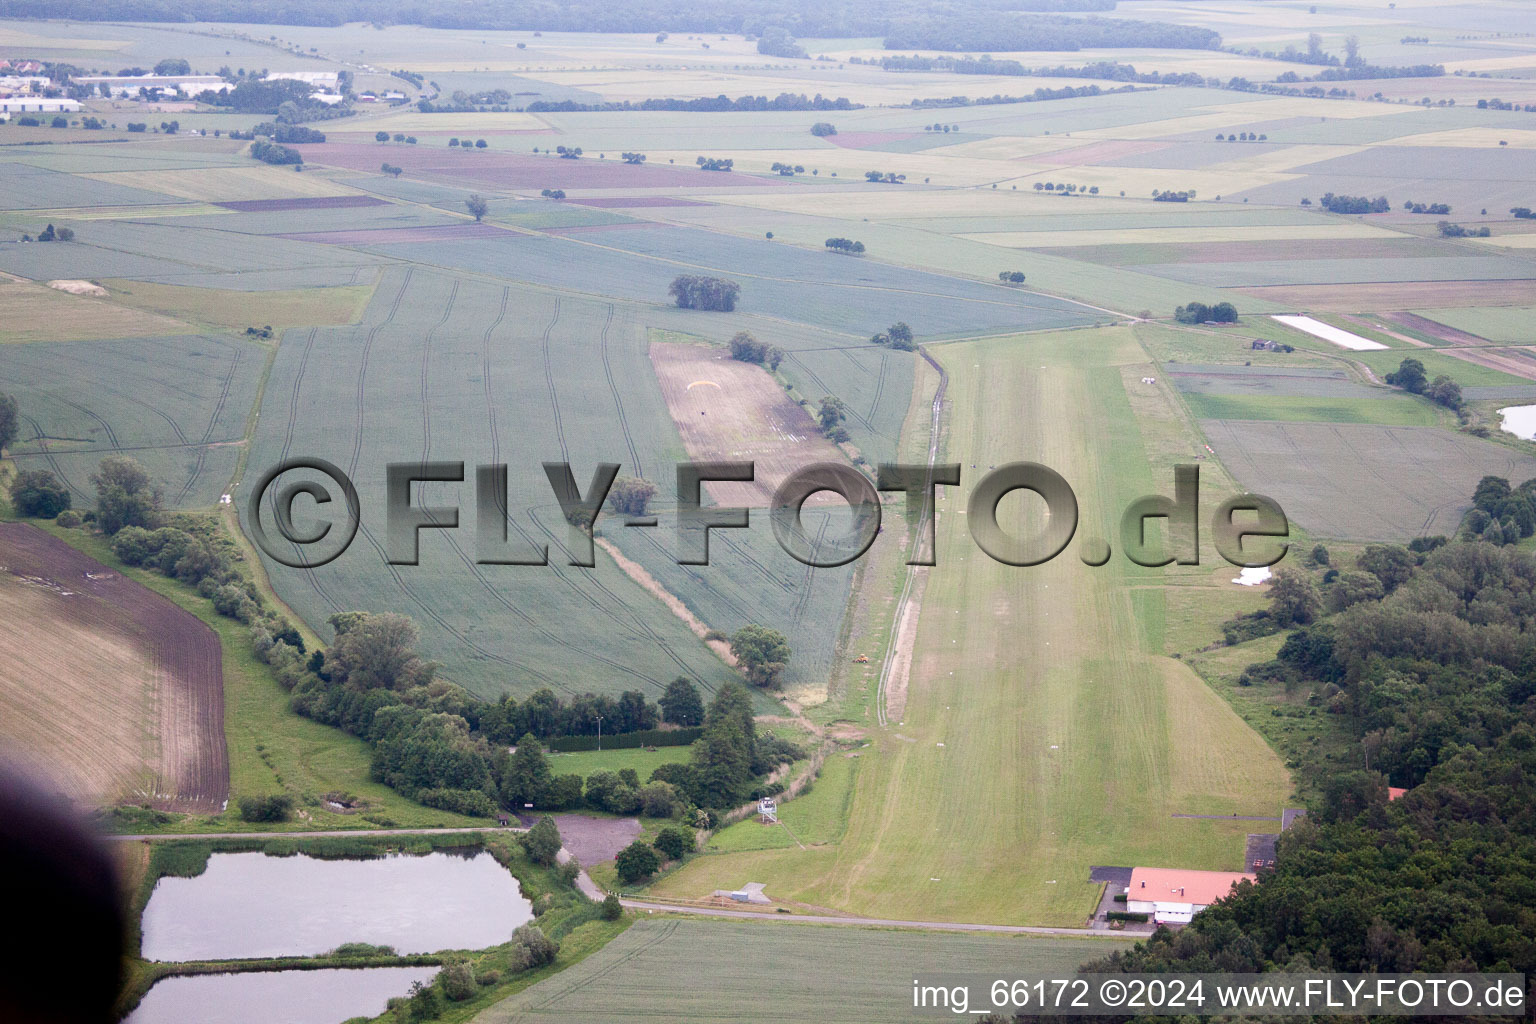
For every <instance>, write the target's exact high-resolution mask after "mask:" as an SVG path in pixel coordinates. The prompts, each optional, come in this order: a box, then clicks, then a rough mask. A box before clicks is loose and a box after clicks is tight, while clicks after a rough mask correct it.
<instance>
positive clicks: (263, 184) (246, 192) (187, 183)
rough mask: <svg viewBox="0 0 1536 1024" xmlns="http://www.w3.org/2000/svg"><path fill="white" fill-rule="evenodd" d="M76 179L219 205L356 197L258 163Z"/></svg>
mask: <svg viewBox="0 0 1536 1024" xmlns="http://www.w3.org/2000/svg"><path fill="white" fill-rule="evenodd" d="M306 148H312V147H306ZM377 168H378V163H377V162H375V163H374V164H373V167H372V169H375V170H376V169H377ZM80 177H84V178H89V179H94V180H96V181H103V182H107V183H108V184H112V185H125V186H127V187H129V188H135V189H144V190H147V191H151V192H158V193H160V195H162V196H176V197H178V198H180V199H191V200H193V201H195V202H212V203H222V202H228V201H232V200H241V199H244V198H247V197H252V196H254V197H256V198H273V199H277V198H291V197H297V196H342V195H355V194H356V193H355V192H354V191H353V190H352V189H351V188H349V187H347V186H346V185H341V184H338V183H336V182H334V181H331V180H330V179H329V178H322V177H320V176H319V175H315V174H295V173H293V171H291V170H286V169H284V168H279V167H273V166H268V165H267V164H258V163H252V164H251V165H250V166H245V165H239V166H235V167H195V168H186V169H177V170H155V171H107V172H95V173H90V174H83V175H80ZM158 201H160V202H163V201H164V200H163V199H161V200H158Z"/></svg>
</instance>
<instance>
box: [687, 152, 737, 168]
mask: <svg viewBox="0 0 1536 1024" xmlns="http://www.w3.org/2000/svg"><path fill="white" fill-rule="evenodd" d="M694 163H695V164H697V165H698V166H699V170H701V171H729V170H732V169H733V168H735V166H736V161H734V160H732V159H731V158H730V157H717V156H701V157H699V158H698V159H697V160H695V161H694Z"/></svg>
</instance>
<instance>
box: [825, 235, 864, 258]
mask: <svg viewBox="0 0 1536 1024" xmlns="http://www.w3.org/2000/svg"><path fill="white" fill-rule="evenodd" d="M822 244H823V245H825V246H826V247H827V248H828V249H831V250H832V251H833V252H841V253H847V254H848V255H850V256H862V255H864V243H863V242H855V241H854V240H853V239H851V238H829V239H827V240H826V241H825V242H824V243H822Z"/></svg>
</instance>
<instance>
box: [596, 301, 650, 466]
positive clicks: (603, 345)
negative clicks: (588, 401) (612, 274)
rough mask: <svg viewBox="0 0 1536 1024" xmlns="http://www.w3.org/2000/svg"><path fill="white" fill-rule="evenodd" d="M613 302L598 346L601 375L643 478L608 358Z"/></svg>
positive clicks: (625, 440) (609, 306) (631, 463)
mask: <svg viewBox="0 0 1536 1024" xmlns="http://www.w3.org/2000/svg"><path fill="white" fill-rule="evenodd" d="M613 311H614V306H613V303H611V302H610V303H609V304H608V319H607V320H604V321H603V333H602V339H601V341H600V343H599V345H598V347H599V348H600V349H601V350H602V353H603V375H604V376H606V377H607V378H608V390H609V392H610V393H611V394H612V395H613V408H614V410H615V411H617V412H618V414H619V429H620V430H622V431H624V444H625V445H627V446H628V447H629V458H630V465H631V466H632V468H633V472H634V475H635V476H637V477H640V478H641V479H644V478H645V468H644V467H643V466H641V465H640V453H639V452H638V451H636V450H635V439H634V437H633V436H631V435H630V432H629V420H628V419H627V418H626V417H625V415H624V399H623V398H622V397H620V395H619V386H618V384H616V383H614V380H613V363H612V362H611V361H610V360H609V358H608V329H609V328H610V327H612V326H613Z"/></svg>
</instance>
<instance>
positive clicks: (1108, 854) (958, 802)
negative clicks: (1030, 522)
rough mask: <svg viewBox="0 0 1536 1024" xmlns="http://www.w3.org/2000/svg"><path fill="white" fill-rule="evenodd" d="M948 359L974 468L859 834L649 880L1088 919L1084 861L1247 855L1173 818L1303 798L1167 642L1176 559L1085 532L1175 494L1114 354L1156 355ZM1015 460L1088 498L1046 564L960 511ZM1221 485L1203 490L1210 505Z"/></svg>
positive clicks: (1014, 507)
mask: <svg viewBox="0 0 1536 1024" xmlns="http://www.w3.org/2000/svg"><path fill="white" fill-rule="evenodd" d="M937 354H938V356H939V358H940V359H941V360H942V361H943V362H944V364H945V365H946V367H947V368H948V369H949V372H950V377H951V382H950V389H951V390H950V393H951V395H952V399H951V401H952V404H951V406H950V410H951V411H950V414H949V422H948V428H947V429H948V438H947V443H946V455H945V458H948V459H952V460H954V461H959V462H961V463H962V467H963V470H962V473H963V475H962V486H961V487H960V488H958V491H959V493H958V494H954V495H951V496H950V497H949V498H948V499H947V500H945V501H944V502H942V504H941V505H940V512H939V519H938V537H939V565H938V566H937V567H936V568H935V569H934V570H933V571H932V575H931V578H930V579H929V582H928V586H927V589H926V593H925V595H924V598H923V607H922V619H921V624H920V625H919V628H918V638H917V645H916V650H915V655H914V662H913V670H912V681H911V684H910V688H909V692H908V697H907V705H906V710H905V714H904V717H903V720H902V721H900V722H893V723H892V725H891V726H890V727H889V728H888V729H885V730H881V731H879V732H878V733H876V734H874V735H873V737H872V739H873V741H874V746H873V748H871V749H869V750H867V751H866V752H865V753H864V756H863V757H862V759H861V761H862V763H861V768H860V772H859V782H858V787H857V789H856V791H855V794H854V798H853V801H852V805H851V810H850V820H849V824H848V828H847V833H846V835H845V837H844V838H843V840H842V841H841V843H840V844H838V845H836V846H829V847H824V848H813V849H810V850H807V851H801V850H799V849H789V850H770V851H760V852H750V853H741V854H729V855H711V856H706V857H701V858H699V859H698V860H697V861H695V862H694V863H693V864H692V865H690V866H689V867H687V868H685V869H684V870H683V871H681V872H679V873H678V874H676V875H673V876H671V877H669V878H667V879H666V880H664V881H663V882H662V883H660V884H659V885H658V886H656V887H655V891H659V892H662V893H666V894H669V895H674V896H697V895H699V894H700V893H701V892H702V893H707V892H709V891H710V890H712V889H715V888H730V887H735V886H738V885H740V884H741V883H742V882H744V881H748V880H752V881H763V882H766V883H768V891H769V893H771V894H772V895H774V896H776V897H778V898H780V899H789V900H798V901H802V902H806V903H812V904H817V905H822V906H827V907H833V908H838V909H844V910H856V911H858V912H860V913H866V914H873V915H879V916H886V917H900V918H911V919H923V920H950V921H978V922H981V921H985V922H994V923H1018V924H1026V923H1027V924H1050V925H1077V924H1081V923H1082V922H1083V920H1084V919H1085V918H1086V917H1087V916H1088V914H1089V912H1090V910H1091V907H1092V903H1093V899H1094V897H1095V895H1096V893H1097V887H1096V886H1094V885H1092V884H1090V883H1089V882H1088V880H1087V878H1088V866H1089V865H1092V864H1149V865H1167V866H1183V867H1192V868H1213V869H1214V868H1228V869H1235V868H1237V867H1238V866H1239V865H1240V862H1241V855H1242V835H1243V833H1244V832H1246V831H1247V830H1248V826H1247V825H1246V823H1245V824H1241V825H1240V824H1237V823H1229V822H1223V821H1219V820H1218V821H1211V820H1205V821H1192V820H1185V819H1178V820H1176V819H1173V818H1171V817H1170V816H1171V815H1172V814H1174V813H1179V812H1183V813H1202V814H1245V815H1246V814H1276V813H1278V810H1279V808H1280V805H1281V803H1282V802H1283V800H1284V799H1285V797H1286V796H1287V795H1288V794H1289V792H1290V780H1289V778H1288V776H1287V774H1286V771H1285V768H1284V766H1283V765H1282V764H1281V762H1280V760H1279V758H1278V757H1277V756H1276V755H1275V754H1274V752H1273V751H1271V750H1270V749H1269V748H1268V747H1267V746H1266V745H1265V743H1264V741H1263V740H1262V739H1261V738H1260V737H1259V736H1258V735H1257V734H1256V733H1254V732H1253V731H1252V730H1251V729H1249V728H1248V726H1246V725H1245V724H1244V723H1243V722H1242V721H1241V720H1240V719H1239V718H1238V717H1237V715H1236V714H1234V713H1233V712H1232V710H1231V708H1230V707H1229V706H1228V705H1227V704H1226V703H1225V702H1224V701H1222V700H1221V699H1220V698H1219V697H1218V696H1217V695H1216V694H1215V693H1213V692H1212V691H1211V690H1210V689H1209V688H1208V687H1207V686H1206V685H1205V684H1204V683H1203V682H1202V681H1201V680H1200V679H1199V678H1198V677H1196V676H1195V675H1194V674H1193V673H1192V672H1191V671H1190V670H1188V669H1187V668H1186V667H1184V666H1183V665H1182V664H1180V663H1179V662H1177V661H1173V660H1171V659H1166V658H1163V657H1161V656H1160V652H1161V651H1162V649H1163V646H1162V630H1163V604H1162V594H1161V591H1160V589H1159V588H1158V582H1159V579H1160V576H1161V572H1160V570H1148V569H1140V568H1138V567H1136V566H1133V565H1131V563H1129V562H1128V561H1126V560H1125V559H1124V558H1123V557H1122V556H1121V555H1120V554H1119V553H1118V552H1117V553H1116V555H1115V557H1114V558H1113V559H1112V560H1111V561H1110V563H1109V564H1108V565H1105V566H1103V567H1102V568H1098V569H1091V568H1088V567H1087V566H1085V565H1083V564H1082V563H1081V562H1080V561H1079V560H1078V545H1079V544H1080V543H1081V540H1082V538H1083V537H1085V536H1094V535H1097V536H1105V537H1110V538H1115V537H1117V536H1118V530H1114V531H1111V529H1110V527H1111V526H1113V525H1114V524H1116V523H1117V522H1118V518H1119V513H1120V510H1121V509H1123V508H1124V506H1125V505H1127V504H1128V503H1129V502H1130V501H1131V500H1132V499H1134V498H1135V497H1138V496H1140V495H1142V494H1146V493H1150V492H1153V491H1168V492H1171V490H1172V481H1171V480H1162V479H1155V478H1154V475H1153V473H1152V472H1151V470H1150V469H1149V467H1148V462H1149V454H1148V451H1147V450H1146V449H1145V448H1144V446H1143V444H1142V441H1141V438H1140V434H1139V431H1138V424H1137V421H1136V418H1135V416H1134V414H1133V413H1132V410H1131V407H1130V404H1129V402H1128V400H1127V398H1126V395H1125V392H1124V389H1123V386H1122V384H1121V374H1120V367H1121V366H1122V365H1125V364H1134V363H1140V362H1142V361H1144V360H1145V359H1146V358H1147V357H1146V354H1145V352H1144V351H1143V350H1142V349H1141V348H1140V346H1139V345H1138V344H1137V343H1136V342H1135V340H1134V338H1133V336H1132V335H1131V333H1130V332H1129V331H1128V330H1125V329H1120V328H1111V329H1101V330H1095V331H1078V332H1071V333H1062V334H1048V335H1036V336H1024V337H1012V338H998V339H989V340H986V341H981V342H973V343H963V344H955V345H948V346H943V347H941V348H939V349H938V350H937ZM1020 459H1028V460H1033V461H1038V462H1041V463H1044V464H1045V465H1048V466H1051V467H1052V468H1054V469H1056V470H1057V471H1058V472H1060V473H1062V475H1064V476H1065V477H1066V478H1067V479H1068V481H1069V482H1070V483H1071V484H1072V486H1073V488H1074V490H1075V491H1076V494H1077V498H1078V502H1079V505H1080V508H1081V510H1082V519H1081V525H1080V526H1079V529H1078V535H1077V539H1076V540H1075V541H1074V542H1073V544H1072V545H1070V546H1069V547H1068V549H1067V550H1066V551H1065V552H1063V554H1062V555H1061V556H1060V557H1058V558H1057V559H1056V560H1054V561H1053V562H1051V563H1049V564H1047V565H1045V566H1040V567H1036V568H1028V569H1024V568H1011V567H1008V566H1004V565H1002V564H1000V563H998V562H995V561H993V560H992V559H990V558H989V557H988V556H986V555H985V554H983V553H982V552H981V551H980V550H979V549H977V548H976V547H975V546H974V544H973V543H972V541H971V539H970V535H969V531H968V529H967V525H966V515H965V514H964V513H963V512H962V511H961V510H962V508H963V507H964V500H965V499H964V496H965V495H966V494H967V493H968V491H969V489H970V487H971V486H973V485H974V484H975V483H976V481H977V480H978V479H979V478H980V477H981V476H982V475H984V474H985V473H986V472H987V469H988V467H990V466H994V465H1000V464H1002V463H1005V462H1010V461H1015V460H1020ZM1221 497H1222V496H1221V495H1215V494H1212V493H1210V492H1207V493H1206V494H1205V496H1204V498H1205V504H1204V507H1205V509H1206V514H1207V515H1208V514H1209V510H1210V509H1211V508H1213V507H1214V505H1215V503H1216V502H1217V501H1219V500H1220V498H1221ZM1013 503H1017V504H1013ZM1000 518H1001V519H1002V521H1003V522H1004V524H1005V526H1008V525H1009V524H1010V523H1011V524H1013V525H1011V526H1009V528H1011V529H1013V528H1020V526H1021V525H1022V524H1023V523H1024V521H1025V520H1026V519H1027V518H1029V516H1028V514H1026V510H1025V506H1024V505H1023V502H1022V501H1021V500H1020V499H1019V498H1018V497H1011V498H1006V499H1004V502H1003V505H1002V507H1001V509H1000ZM1039 522H1040V520H1039V519H1038V518H1037V519H1036V520H1035V526H1034V528H1036V529H1038V526H1039ZM1115 543H1116V546H1117V547H1118V542H1115ZM1204 554H1205V555H1206V557H1208V558H1214V557H1215V556H1214V552H1210V551H1207V552H1205V553H1204Z"/></svg>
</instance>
